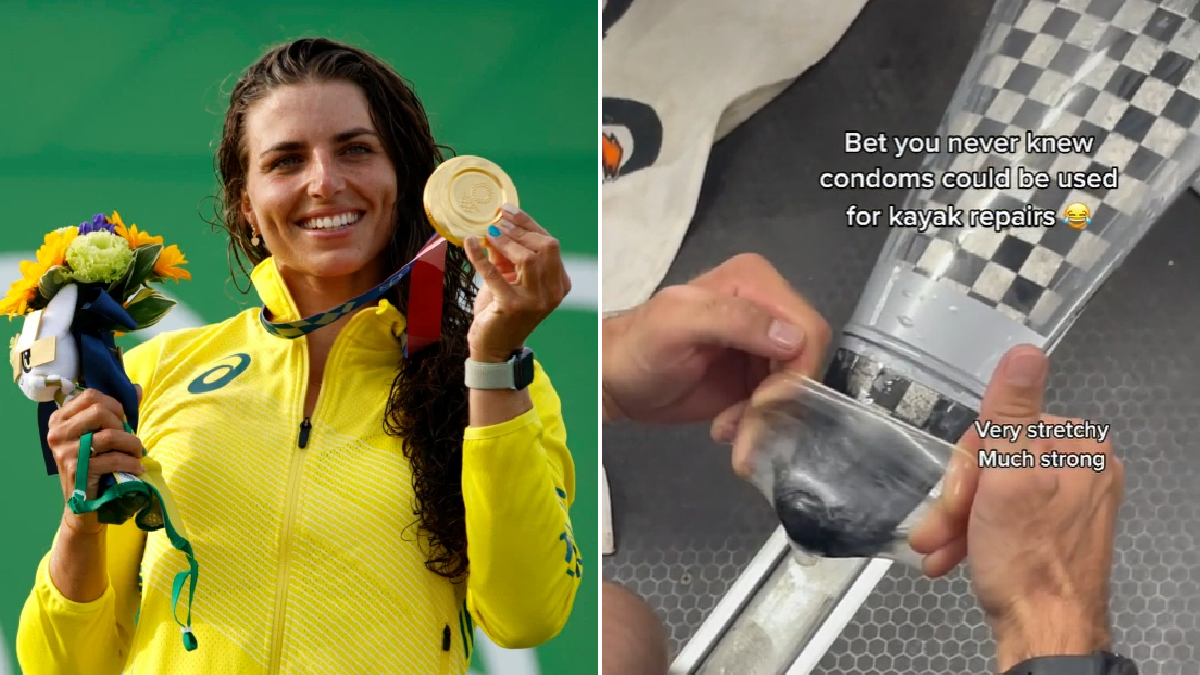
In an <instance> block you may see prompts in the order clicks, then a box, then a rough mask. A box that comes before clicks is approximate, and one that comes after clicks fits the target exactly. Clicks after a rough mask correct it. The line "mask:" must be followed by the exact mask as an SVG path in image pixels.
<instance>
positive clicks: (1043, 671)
mask: <svg viewBox="0 0 1200 675" xmlns="http://www.w3.org/2000/svg"><path fill="white" fill-rule="evenodd" d="M1004 675H1138V669H1137V665H1136V664H1135V663H1134V662H1133V661H1130V660H1129V659H1127V658H1125V657H1124V656H1120V655H1117V654H1113V653H1112V652H1103V651H1101V652H1093V653H1091V654H1088V655H1086V656H1039V657H1036V658H1032V659H1029V660H1027V661H1022V662H1021V663H1018V664H1017V665H1015V666H1013V667H1012V668H1009V669H1008V671H1007V672H1005V673H1004Z"/></svg>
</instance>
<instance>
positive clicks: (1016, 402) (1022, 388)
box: [979, 344, 1048, 427]
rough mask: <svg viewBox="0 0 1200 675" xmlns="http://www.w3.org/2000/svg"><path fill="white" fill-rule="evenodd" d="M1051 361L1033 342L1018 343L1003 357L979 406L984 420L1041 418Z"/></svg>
mask: <svg viewBox="0 0 1200 675" xmlns="http://www.w3.org/2000/svg"><path fill="white" fill-rule="evenodd" d="M1047 371H1048V361H1047V359H1046V355H1045V354H1043V353H1042V350H1040V349H1038V348H1037V347H1035V346H1033V345H1028V344H1023V345H1017V346H1015V347H1013V348H1012V349H1010V350H1008V353H1007V354H1005V355H1004V357H1003V358H1002V359H1000V363H999V364H998V365H997V366H996V370H995V372H994V373H993V374H992V381H991V382H990V383H989V384H988V387H987V390H986V391H985V392H984V394H983V402H982V403H981V405H980V406H979V419H980V422H981V423H986V422H992V423H993V424H1019V425H1022V427H1023V426H1024V425H1028V424H1033V423H1035V422H1037V421H1038V420H1040V419H1041V417H1042V405H1043V401H1044V395H1045V389H1046V373H1047Z"/></svg>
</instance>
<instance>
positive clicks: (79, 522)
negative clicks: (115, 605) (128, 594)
mask: <svg viewBox="0 0 1200 675" xmlns="http://www.w3.org/2000/svg"><path fill="white" fill-rule="evenodd" d="M105 529H106V526H104V525H100V524H99V521H97V520H96V517H95V516H94V515H91V516H87V517H82V518H80V517H76V516H75V515H74V514H73V513H71V512H69V511H67V510H66V509H64V510H63V518H62V522H61V523H60V526H59V536H58V539H57V541H56V542H55V544H54V549H53V550H52V551H51V553H50V579H51V581H53V582H54V587H55V588H57V589H58V591H59V592H60V593H62V594H63V596H64V597H66V598H67V599H68V600H71V601H73V602H92V601H94V600H96V599H98V598H99V597H100V596H101V595H103V594H104V589H105V588H106V587H107V586H108V569H107V566H106V561H105V555H106V544H105V540H106V537H105Z"/></svg>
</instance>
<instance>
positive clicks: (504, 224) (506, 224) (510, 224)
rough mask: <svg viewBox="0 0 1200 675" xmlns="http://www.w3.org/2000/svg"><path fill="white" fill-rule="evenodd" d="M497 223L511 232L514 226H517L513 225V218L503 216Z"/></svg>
mask: <svg viewBox="0 0 1200 675" xmlns="http://www.w3.org/2000/svg"><path fill="white" fill-rule="evenodd" d="M496 224H497V225H499V226H500V229H502V230H504V231H505V232H510V231H512V229H513V228H514V227H516V225H513V222H512V221H511V220H507V219H505V218H501V219H500V220H499V221H498V222H497V223H496Z"/></svg>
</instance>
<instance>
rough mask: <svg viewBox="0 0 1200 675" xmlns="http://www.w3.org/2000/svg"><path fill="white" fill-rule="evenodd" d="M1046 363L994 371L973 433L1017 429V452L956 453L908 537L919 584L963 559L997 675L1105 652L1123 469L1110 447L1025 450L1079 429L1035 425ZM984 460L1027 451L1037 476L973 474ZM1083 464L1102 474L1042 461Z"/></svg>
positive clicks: (1033, 360) (966, 442)
mask: <svg viewBox="0 0 1200 675" xmlns="http://www.w3.org/2000/svg"><path fill="white" fill-rule="evenodd" d="M1046 371H1047V362H1046V357H1045V356H1044V355H1043V354H1042V353H1041V351H1039V350H1038V349H1037V348H1036V347H1032V346H1030V345H1020V346H1017V347H1014V348H1013V349H1012V350H1010V351H1009V353H1008V354H1006V355H1005V357H1004V359H1002V360H1001V362H1000V365H999V366H998V367H997V369H996V372H995V374H994V375H993V377H992V381H991V383H990V385H989V387H988V390H987V392H986V394H985V395H984V398H983V404H982V406H981V410H980V415H979V423H980V424H986V423H987V422H991V423H992V424H994V425H1005V424H1011V425H1019V428H1020V429H1021V430H1022V435H1021V438H1020V439H1019V440H1018V441H1017V443H1015V444H1014V443H1012V442H1011V441H1009V440H1004V439H994V438H987V439H981V438H980V435H979V433H978V432H977V431H976V430H974V429H973V430H972V431H970V432H968V433H967V434H966V435H965V436H964V437H963V439H962V442H961V443H960V448H959V450H960V452H959V453H957V454H956V456H955V458H954V460H953V461H952V463H951V466H950V470H949V471H948V472H947V476H946V481H945V483H944V490H943V494H942V497H941V499H940V500H939V501H938V503H937V504H936V505H935V507H934V508H933V510H932V511H931V512H930V515H929V516H928V517H927V519H926V520H925V521H924V522H923V523H922V524H921V526H920V527H918V528H917V529H916V530H914V532H913V533H912V536H911V537H910V544H911V545H912V547H913V549H914V550H915V551H917V552H918V553H923V554H927V555H926V558H925V572H926V573H927V574H929V575H931V576H940V575H943V574H945V573H947V572H949V571H950V570H951V569H953V568H954V567H955V566H957V565H958V564H959V563H960V562H961V561H962V560H963V558H964V557H967V558H969V560H970V564H971V581H972V585H973V586H974V590H975V594H976V596H977V597H978V598H979V604H980V607H981V608H982V609H983V611H984V612H985V613H986V614H987V616H988V619H989V622H990V623H991V625H992V631H993V633H994V634H995V637H996V643H997V661H998V665H999V668H1000V672H1004V671H1006V670H1008V669H1009V668H1011V667H1012V666H1014V665H1016V664H1018V663H1020V662H1021V661H1023V660H1025V659H1028V658H1033V657H1035V656H1058V655H1076V654H1087V653H1090V652H1093V651H1095V650H1098V649H1108V648H1109V646H1110V643H1111V635H1110V630H1111V629H1110V624H1109V616H1108V600H1109V577H1110V575H1111V572H1112V557H1113V539H1114V534H1115V528H1116V518H1117V511H1118V509H1119V508H1120V504H1121V498H1122V495H1123V490H1122V485H1123V482H1124V469H1123V468H1122V466H1121V463H1120V461H1119V460H1118V459H1117V458H1116V457H1114V456H1113V454H1112V447H1111V445H1110V444H1109V443H1108V442H1107V440H1106V441H1105V442H1099V441H1098V440H1095V439H1061V440H1044V439H1030V438H1028V436H1027V435H1026V434H1025V433H1024V432H1025V430H1026V429H1027V428H1028V425H1030V424H1034V423H1037V422H1039V421H1042V422H1045V423H1046V424H1048V425H1049V424H1061V423H1064V422H1071V423H1078V422H1080V421H1081V420H1067V419H1064V418H1061V417H1054V416H1048V415H1043V414H1042V401H1043V391H1044V389H1045V383H1046ZM981 449H987V450H992V449H995V450H999V451H1001V452H1019V451H1021V450H1028V451H1029V452H1030V453H1031V454H1032V456H1033V457H1034V458H1035V459H1036V460H1037V467H1036V468H987V469H980V468H979V457H978V455H979V451H980V450H981ZM1054 451H1057V452H1058V453H1059V454H1065V453H1079V454H1084V453H1086V454H1091V455H1100V456H1102V457H1103V461H1104V470H1103V471H1102V472H1097V471H1094V470H1092V469H1088V468H1075V469H1068V468H1042V463H1041V462H1042V457H1043V456H1044V455H1046V454H1047V453H1052V452H1054Z"/></svg>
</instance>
